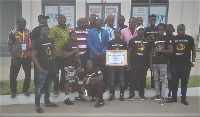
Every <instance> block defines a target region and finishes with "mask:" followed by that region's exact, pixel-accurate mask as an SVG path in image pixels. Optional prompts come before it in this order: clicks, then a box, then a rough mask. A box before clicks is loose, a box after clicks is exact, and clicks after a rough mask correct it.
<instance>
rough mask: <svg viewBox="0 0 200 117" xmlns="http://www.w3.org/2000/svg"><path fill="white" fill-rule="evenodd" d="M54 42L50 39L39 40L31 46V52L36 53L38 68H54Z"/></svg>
mask: <svg viewBox="0 0 200 117" xmlns="http://www.w3.org/2000/svg"><path fill="white" fill-rule="evenodd" d="M53 49H54V41H53V40H52V39H42V38H39V39H37V40H36V41H35V44H34V45H33V50H35V51H37V58H38V62H39V64H40V66H41V67H42V68H43V69H45V70H51V69H53V68H55V66H54V61H53Z"/></svg>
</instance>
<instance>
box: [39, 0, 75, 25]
mask: <svg viewBox="0 0 200 117" xmlns="http://www.w3.org/2000/svg"><path fill="white" fill-rule="evenodd" d="M75 6H76V0H42V11H43V13H44V14H46V15H48V16H49V17H50V18H49V19H48V25H49V27H52V26H54V25H57V24H58V21H57V19H58V14H63V15H65V17H66V24H67V25H68V26H69V27H70V28H74V27H75V16H76V12H75Z"/></svg>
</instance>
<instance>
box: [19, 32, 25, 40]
mask: <svg viewBox="0 0 200 117" xmlns="http://www.w3.org/2000/svg"><path fill="white" fill-rule="evenodd" d="M18 33H19V34H20V35H21V36H22V43H24V31H23V32H22V33H21V32H19V31H18Z"/></svg>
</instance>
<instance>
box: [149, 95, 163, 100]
mask: <svg viewBox="0 0 200 117" xmlns="http://www.w3.org/2000/svg"><path fill="white" fill-rule="evenodd" d="M151 100H155V101H159V100H161V98H160V95H156V96H154V97H152V98H151Z"/></svg>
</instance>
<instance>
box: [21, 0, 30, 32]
mask: <svg viewBox="0 0 200 117" xmlns="http://www.w3.org/2000/svg"><path fill="white" fill-rule="evenodd" d="M30 11H31V0H22V17H23V18H25V19H26V20H27V22H28V25H27V28H28V29H30V28H31V25H30V22H31V12H30Z"/></svg>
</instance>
